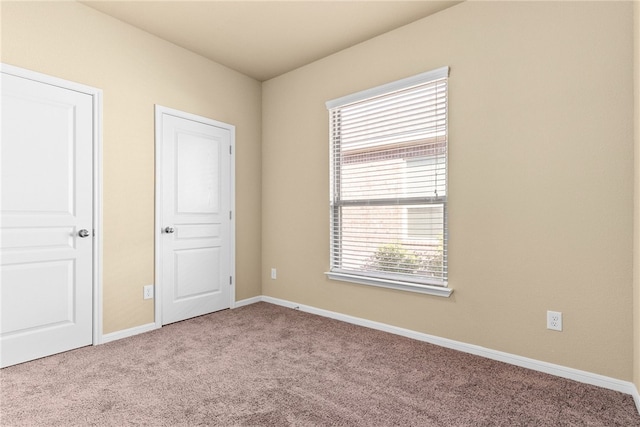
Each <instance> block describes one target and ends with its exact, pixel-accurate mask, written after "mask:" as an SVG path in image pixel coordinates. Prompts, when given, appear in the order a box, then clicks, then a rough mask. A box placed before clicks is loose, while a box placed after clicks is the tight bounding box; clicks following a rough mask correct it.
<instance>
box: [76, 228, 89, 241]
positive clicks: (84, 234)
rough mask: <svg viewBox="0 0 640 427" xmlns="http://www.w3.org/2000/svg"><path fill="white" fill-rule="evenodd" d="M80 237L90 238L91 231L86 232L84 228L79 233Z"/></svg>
mask: <svg viewBox="0 0 640 427" xmlns="http://www.w3.org/2000/svg"><path fill="white" fill-rule="evenodd" d="M78 236H80V237H82V238H83V239H84V238H85V237H89V230H85V229H84V228H83V229H82V230H80V231H78Z"/></svg>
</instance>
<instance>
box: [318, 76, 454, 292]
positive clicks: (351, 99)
mask: <svg viewBox="0 0 640 427" xmlns="http://www.w3.org/2000/svg"><path fill="white" fill-rule="evenodd" d="M444 77H449V67H448V66H445V67H440V68H437V69H435V70H431V71H427V72H425V73H421V74H417V75H415V76H411V77H407V78H404V79H401V80H397V81H394V82H391V83H387V84H383V85H380V86H376V87H374V88H370V89H366V90H363V91H360V92H356V93H353V94H350V95H346V96H343V97H340V98H336V99H333V100H330V101H327V102H326V107H327V109H329V110H330V109H333V108H337V107H342V106H345V105H348V104H352V103H355V102H359V101H362V100H365V99H369V98H372V97H375V96H380V95H385V94H387V93H389V92H393V91H398V90H403V89H405V88H407V87H411V86H415V85H419V84H422V83H428V82H430V81H433V80H437V79H441V78H444ZM447 173H448V172H447ZM325 274H326V275H327V277H328V278H329V279H331V280H338V281H344V282H351V283H358V284H362V285H370V286H377V287H382V288H389V289H396V290H403V291H409V292H416V293H421V294H427V295H434V296H440V297H446V298H448V297H449V296H451V294H452V293H453V289H452V288H450V287H448V284H445V285H444V286H436V285H427V284H416V283H409V282H403V281H399V280H392V279H382V278H377V277H371V276H360V275H354V274H348V273H341V272H337V271H329V272H325Z"/></svg>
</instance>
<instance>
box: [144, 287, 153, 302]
mask: <svg viewBox="0 0 640 427" xmlns="http://www.w3.org/2000/svg"><path fill="white" fill-rule="evenodd" d="M142 290H143V293H142V299H153V285H147V286H145V287H143V288H142Z"/></svg>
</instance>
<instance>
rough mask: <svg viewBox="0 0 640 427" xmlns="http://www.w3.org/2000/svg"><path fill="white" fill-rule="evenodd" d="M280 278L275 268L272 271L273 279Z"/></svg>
mask: <svg viewBox="0 0 640 427" xmlns="http://www.w3.org/2000/svg"><path fill="white" fill-rule="evenodd" d="M277 277H278V272H277V271H276V269H275V268H272V269H271V279H273V280H276V278H277Z"/></svg>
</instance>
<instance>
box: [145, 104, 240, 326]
mask: <svg viewBox="0 0 640 427" xmlns="http://www.w3.org/2000/svg"><path fill="white" fill-rule="evenodd" d="M234 135H235V128H234V127H233V126H231V125H228V124H225V123H220V122H217V121H214V120H210V119H206V118H204V117H199V116H195V115H192V114H188V113H184V112H180V111H176V110H172V109H168V108H165V107H160V106H156V155H157V158H156V168H157V170H156V198H157V199H156V212H157V223H156V245H157V252H156V258H157V260H156V262H157V269H156V271H157V279H156V284H157V287H158V288H159V289H157V291H156V298H157V299H159V300H160V301H158V300H156V307H161V311H160V313H158V310H156V314H157V315H159V316H160V318H161V319H162V321H161V323H162V324H168V323H172V322H177V321H179V320H184V319H188V318H191V317H195V316H200V315H203V314H207V313H211V312H214V311H218V310H222V309H225V308H229V307H230V306H231V298H232V296H233V295H234V292H233V289H234V283H233V261H234V260H233V257H234V253H233V219H232V207H233V180H232V171H233V154H232V148H233V141H234ZM156 323H158V319H156Z"/></svg>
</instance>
